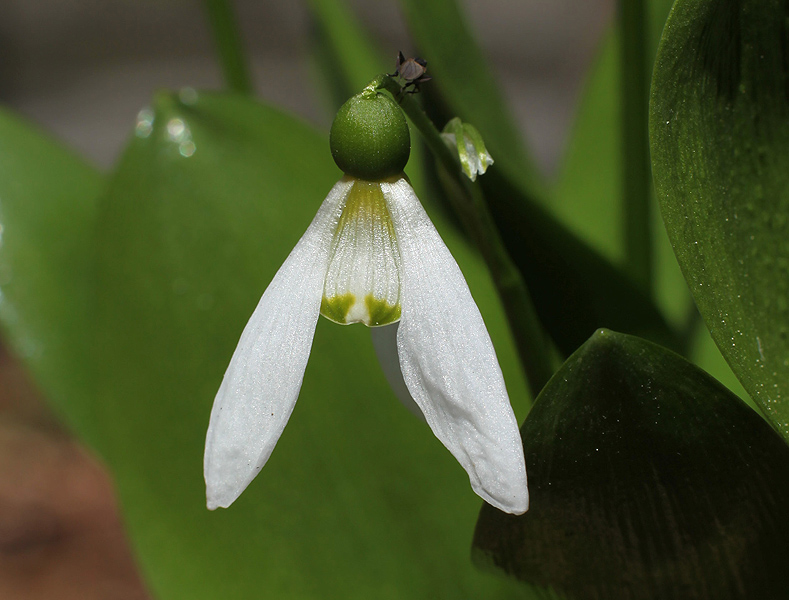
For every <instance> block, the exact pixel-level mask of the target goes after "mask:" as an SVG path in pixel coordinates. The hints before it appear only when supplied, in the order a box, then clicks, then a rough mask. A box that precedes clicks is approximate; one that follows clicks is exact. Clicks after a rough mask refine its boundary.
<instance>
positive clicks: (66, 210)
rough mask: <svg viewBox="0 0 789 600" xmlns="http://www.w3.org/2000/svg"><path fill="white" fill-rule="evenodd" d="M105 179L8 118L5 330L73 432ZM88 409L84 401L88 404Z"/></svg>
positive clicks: (2, 255) (79, 413)
mask: <svg viewBox="0 0 789 600" xmlns="http://www.w3.org/2000/svg"><path fill="white" fill-rule="evenodd" d="M103 183H104V178H103V177H102V176H101V175H100V174H99V173H98V172H97V171H95V170H94V169H92V168H91V167H89V166H88V165H87V164H85V163H84V162H83V161H82V160H80V159H79V158H77V157H76V156H75V155H74V154H72V153H71V152H69V151H67V150H66V149H64V148H63V147H61V146H60V145H59V144H57V143H56V142H54V141H53V140H51V139H49V138H48V137H46V136H45V135H44V134H42V133H41V132H39V131H37V130H36V129H35V128H33V127H32V126H31V125H29V124H28V123H25V122H24V121H22V120H21V119H19V118H18V117H16V116H14V115H12V114H11V113H9V112H6V111H4V110H0V325H2V327H3V331H4V333H5V334H6V339H7V341H8V342H10V344H11V346H12V347H13V349H14V350H15V352H16V353H17V354H18V355H19V356H20V357H21V358H22V359H24V361H25V363H26V365H27V366H28V368H30V370H31V372H32V373H33V374H34V375H35V377H36V379H37V381H38V383H39V385H41V387H42V389H43V390H44V391H46V392H47V395H48V396H49V399H50V400H51V401H52V402H53V403H54V405H55V407H56V408H57V409H58V410H59V411H60V412H61V413H64V414H66V415H67V417H68V420H69V423H70V424H71V425H73V426H74V427H75V428H76V429H77V430H79V431H82V432H84V430H85V423H86V420H87V419H88V416H87V415H86V414H85V413H84V411H83V410H81V408H80V407H77V406H74V405H72V404H71V403H72V401H73V400H74V398H77V397H83V399H84V396H85V394H86V387H87V384H88V381H89V377H90V376H89V372H88V360H87V354H88V348H89V346H88V340H89V334H90V326H89V319H88V317H89V314H90V309H89V299H90V285H89V276H90V269H89V265H90V256H91V250H92V247H91V241H92V236H93V225H94V219H95V212H96V207H97V201H98V197H99V194H100V191H101V188H102V186H103ZM83 407H84V400H83Z"/></svg>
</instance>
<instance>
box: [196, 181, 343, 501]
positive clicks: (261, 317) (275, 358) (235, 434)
mask: <svg viewBox="0 0 789 600" xmlns="http://www.w3.org/2000/svg"><path fill="white" fill-rule="evenodd" d="M351 185H352V182H350V181H346V180H343V181H340V182H338V183H337V184H336V185H335V186H334V187H333V188H332V190H331V191H330V192H329V195H328V196H327V198H326V200H324V202H323V204H322V205H321V207H320V209H319V210H318V214H317V215H315V218H314V219H313V221H312V223H311V224H310V226H309V228H308V229H307V231H306V232H305V233H304V235H303V236H302V238H301V240H299V242H298V243H297V244H296V246H295V247H294V248H293V251H292V252H291V253H290V255H289V256H288V258H287V259H286V260H285V262H284V263H283V264H282V266H281V267H280V269H279V271H277V274H276V275H275V276H274V279H273V280H272V281H271V283H270V284H269V286H268V288H267V289H266V291H265V293H264V294H263V297H262V298H261V299H260V302H259V303H258V306H257V308H256V309H255V312H254V313H253V314H252V316H251V317H250V319H249V322H248V323H247V325H246V327H245V328H244V332H243V333H242V334H241V339H240V340H239V342H238V346H237V347H236V350H235V352H234V353H233V358H232V359H231V360H230V365H229V366H228V368H227V371H226V372H225V377H224V379H223V380H222V385H221V386H220V388H219V392H217V395H216V399H215V400H214V408H213V409H212V411H211V421H210V423H209V425H208V433H207V435H206V443H205V458H204V463H203V469H204V476H205V481H206V497H207V504H208V508H210V509H212V510H213V509H215V508H217V507H219V506H222V507H225V508H226V507H228V506H230V504H232V503H233V501H234V500H235V499H236V498H238V496H239V495H240V494H241V492H243V491H244V489H245V488H246V487H247V485H249V483H250V482H251V481H252V479H254V477H255V475H257V473H258V471H260V469H261V468H262V467H263V465H264V464H266V461H267V460H268V458H269V456H270V455H271V452H272V450H274V445H275V444H276V443H277V440H278V439H279V436H280V435H281V434H282V430H283V429H284V428H285V424H286V423H287V422H288V418H289V417H290V414H291V412H292V411H293V406H294V405H295V404H296V398H297V397H298V395H299V390H300V389H301V383H302V380H303V379H304V369H305V368H306V366H307V359H308V358H309V354H310V348H311V346H312V338H313V336H314V335H315V324H316V322H317V320H318V313H319V310H320V303H321V294H322V290H323V280H324V278H325V276H326V266H327V264H328V260H329V248H330V245H331V241H332V238H333V236H334V231H335V230H336V228H337V222H338V220H339V217H340V212H341V210H342V204H343V201H344V199H345V196H346V194H347V192H348V190H349V189H350V187H351Z"/></svg>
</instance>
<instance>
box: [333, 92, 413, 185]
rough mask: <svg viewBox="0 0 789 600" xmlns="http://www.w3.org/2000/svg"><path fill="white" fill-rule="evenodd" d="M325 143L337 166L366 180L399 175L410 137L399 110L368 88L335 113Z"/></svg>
mask: <svg viewBox="0 0 789 600" xmlns="http://www.w3.org/2000/svg"><path fill="white" fill-rule="evenodd" d="M329 144H330V146H331V153H332V157H333V158H334V162H336V163H337V166H338V167H340V169H342V170H343V172H344V173H346V174H348V175H351V176H352V177H356V178H358V179H364V180H366V181H379V180H381V179H385V178H387V177H392V176H394V175H398V174H400V173H402V171H403V169H404V168H405V165H406V163H407V162H408V156H409V155H410V153H411V136H410V134H409V132H408V124H407V123H406V121H405V117H404V116H403V112H402V111H401V110H400V107H399V106H398V105H397V104H396V103H395V102H394V101H393V100H392V99H390V98H389V97H388V96H385V95H383V94H380V93H378V92H376V91H374V90H370V89H366V90H364V91H363V92H362V93H360V94H357V95H356V96H354V97H353V98H351V99H350V100H348V101H347V102H346V103H345V104H343V105H342V106H341V107H340V110H339V111H337V116H336V117H334V123H332V126H331V133H330V135H329Z"/></svg>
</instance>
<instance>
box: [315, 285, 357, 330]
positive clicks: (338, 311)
mask: <svg viewBox="0 0 789 600" xmlns="http://www.w3.org/2000/svg"><path fill="white" fill-rule="evenodd" d="M355 303H356V296H354V295H353V294H351V293H350V292H348V293H347V294H342V295H340V296H335V297H334V298H327V297H326V296H324V297H323V298H321V314H322V315H323V316H324V317H326V318H327V319H329V321H334V322H335V323H339V324H340V325H347V323H346V321H345V317H346V316H347V315H348V311H349V310H350V309H351V307H352V306H353V305H354V304H355Z"/></svg>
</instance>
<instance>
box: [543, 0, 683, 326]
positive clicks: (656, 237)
mask: <svg viewBox="0 0 789 600" xmlns="http://www.w3.org/2000/svg"><path fill="white" fill-rule="evenodd" d="M648 4H649V28H648V29H649V33H650V35H649V40H650V41H649V47H650V49H649V56H650V58H651V57H653V56H654V54H655V53H656V52H657V46H658V40H659V38H660V32H661V31H662V29H663V24H664V23H665V21H666V17H667V15H668V12H669V9H670V8H671V4H672V1H671V0H651V1H650V2H649V3H648ZM619 43H620V41H619V36H618V32H617V30H616V28H612V31H611V32H610V33H609V34H608V35H607V36H606V37H605V38H604V40H603V43H602V44H601V47H600V50H599V52H598V55H597V57H596V59H595V62H594V65H593V67H592V69H591V72H590V74H589V76H588V79H587V82H586V84H585V88H584V92H583V95H582V97H581V101H580V104H579V107H578V112H577V115H576V119H575V123H574V125H573V128H572V130H571V134H570V137H569V140H568V142H567V151H566V153H565V156H564V160H563V163H562V166H561V168H560V174H559V177H558V179H557V184H556V187H555V188H554V193H555V198H554V202H552V203H551V206H550V209H551V211H552V213H553V214H555V215H556V216H557V217H559V218H560V219H561V221H562V222H563V223H564V224H565V225H567V226H568V227H569V228H570V230H571V231H572V232H573V233H575V234H576V235H578V236H579V237H581V238H582V239H583V240H584V241H586V242H587V243H588V244H590V245H591V246H592V247H593V248H594V249H595V250H597V251H598V252H600V253H601V254H602V255H603V256H604V257H605V258H607V259H608V260H610V261H612V262H613V263H614V264H617V265H623V264H624V263H625V261H626V255H625V244H624V241H625V237H624V216H623V181H624V177H623V172H622V165H623V160H622V107H621V99H620V87H621V60H620V56H619V53H618V45H619ZM644 127H646V123H645V124H644ZM652 234H653V256H654V260H655V276H656V281H655V286H654V287H655V293H656V298H655V301H656V302H657V303H658V305H659V306H660V308H661V310H662V311H663V312H664V314H665V315H666V317H667V319H668V320H669V322H670V323H671V324H672V325H674V326H680V325H682V324H683V323H684V320H685V319H686V317H687V312H688V307H689V305H690V298H689V294H688V291H687V287H686V286H685V283H684V280H683V278H682V275H681V273H680V271H679V269H678V267H677V261H676V258H675V257H674V253H673V251H672V250H671V246H670V244H669V243H668V240H667V238H666V233H665V229H664V227H663V222H662V220H661V218H660V215H659V214H658V211H657V210H655V211H654V226H653V232H652ZM615 329H616V328H615Z"/></svg>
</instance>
